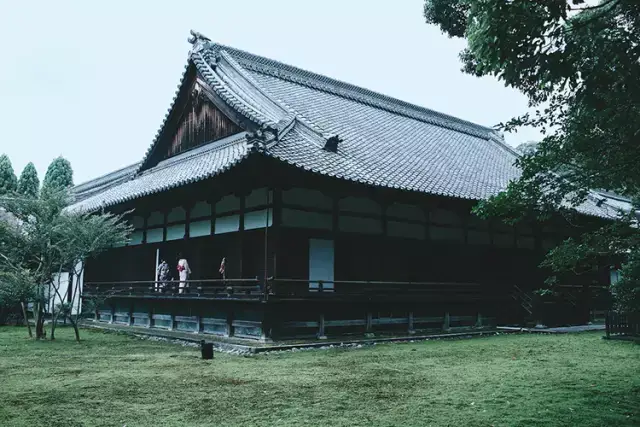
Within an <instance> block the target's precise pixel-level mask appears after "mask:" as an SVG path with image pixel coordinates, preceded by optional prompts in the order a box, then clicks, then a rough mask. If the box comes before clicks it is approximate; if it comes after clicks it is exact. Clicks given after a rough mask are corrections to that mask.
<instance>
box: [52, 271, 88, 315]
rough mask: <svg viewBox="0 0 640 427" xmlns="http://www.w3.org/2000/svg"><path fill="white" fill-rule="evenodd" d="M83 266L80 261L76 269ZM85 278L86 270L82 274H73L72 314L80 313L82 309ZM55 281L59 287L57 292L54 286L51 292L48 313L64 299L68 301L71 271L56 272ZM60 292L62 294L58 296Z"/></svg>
mask: <svg viewBox="0 0 640 427" xmlns="http://www.w3.org/2000/svg"><path fill="white" fill-rule="evenodd" d="M81 267H82V263H80V262H79V263H78V265H76V271H79V270H80V269H81ZM83 279H84V271H83V272H82V274H80V276H78V275H74V276H73V285H72V286H73V301H72V309H71V314H78V313H80V311H81V310H82V301H81V299H80V294H81V293H82V284H83ZM53 283H54V285H55V286H56V287H57V288H58V292H57V293H56V291H55V289H54V288H53V287H52V288H51V290H50V292H49V303H48V306H47V313H51V312H52V310H53V308H54V307H55V306H56V305H57V304H60V302H61V299H60V297H61V298H62V301H66V298H67V290H68V288H69V273H67V272H63V273H60V274H56V275H54V277H53ZM58 294H60V296H58Z"/></svg>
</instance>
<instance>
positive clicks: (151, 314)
mask: <svg viewBox="0 0 640 427" xmlns="http://www.w3.org/2000/svg"><path fill="white" fill-rule="evenodd" d="M147 312H148V313H149V314H148V315H149V321H148V322H147V328H151V327H152V326H153V309H152V308H151V304H149V309H148V310H147Z"/></svg>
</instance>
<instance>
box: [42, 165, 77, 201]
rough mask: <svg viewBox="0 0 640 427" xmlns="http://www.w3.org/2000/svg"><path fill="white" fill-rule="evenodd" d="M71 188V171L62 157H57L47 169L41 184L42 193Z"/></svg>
mask: <svg viewBox="0 0 640 427" xmlns="http://www.w3.org/2000/svg"><path fill="white" fill-rule="evenodd" d="M72 186H73V169H71V163H69V161H68V160H67V159H65V158H64V157H58V158H56V159H54V160H53V162H51V164H50V165H49V167H48V168H47V173H46V174H45V175H44V181H43V182H42V191H43V192H47V193H49V192H51V191H54V192H55V191H61V190H65V189H68V188H69V187H72Z"/></svg>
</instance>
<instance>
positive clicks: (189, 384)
mask: <svg viewBox="0 0 640 427" xmlns="http://www.w3.org/2000/svg"><path fill="white" fill-rule="evenodd" d="M25 335H26V332H25V330H23V329H21V328H11V327H4V328H0V426H7V427H8V426H29V427H34V426H65V427H66V426H95V425H103V426H123V425H125V424H126V425H127V426H128V427H132V426H183V425H188V426H253V425H265V426H266V425H277V426H303V425H319V426H325V425H326V426H332V427H337V426H428V425H433V426H490V425H494V426H528V425H529V426H530V425H536V426H556V425H567V426H568V425H571V426H625V425H628V426H631V425H639V424H640V413H639V412H640V346H639V345H636V344H632V343H629V342H617V341H605V340H602V339H601V338H600V337H601V336H602V333H584V334H578V335H565V336H543V335H501V336H495V337H490V338H480V339H471V340H460V341H428V342H419V343H417V342H416V343H405V344H385V345H377V346H373V347H368V348H362V349H351V350H342V349H336V350H319V351H305V352H296V353H281V354H270V355H258V356H253V357H238V356H228V355H224V354H218V353H216V358H215V360H213V361H203V360H201V359H199V350H198V349H197V348H190V347H181V346H178V345H174V344H165V343H160V342H152V341H146V340H140V339H136V338H131V337H127V336H122V335H115V334H109V333H102V332H98V331H86V330H85V331H82V335H83V339H84V341H83V342H82V343H80V344H77V343H75V342H73V340H72V338H73V334H72V331H71V330H69V329H59V330H56V336H57V337H58V339H57V340H56V341H55V342H48V341H47V342H34V341H32V340H29V339H27V338H26V337H25Z"/></svg>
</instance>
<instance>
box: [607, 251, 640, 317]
mask: <svg viewBox="0 0 640 427" xmlns="http://www.w3.org/2000/svg"><path fill="white" fill-rule="evenodd" d="M620 276H621V278H620V281H618V283H615V284H614V285H613V294H614V296H615V298H616V301H617V303H618V305H619V306H620V308H621V309H622V310H624V311H631V312H633V311H636V312H639V311H640V251H638V250H635V251H633V252H630V253H629V256H628V257H626V258H625V262H624V263H623V264H622V269H621V270H620Z"/></svg>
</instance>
